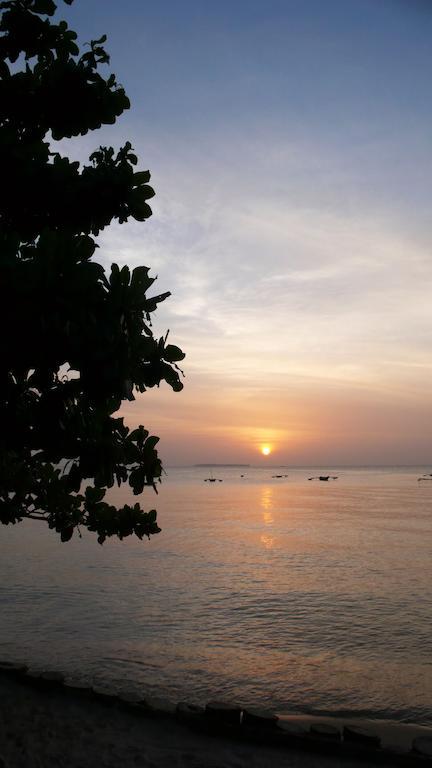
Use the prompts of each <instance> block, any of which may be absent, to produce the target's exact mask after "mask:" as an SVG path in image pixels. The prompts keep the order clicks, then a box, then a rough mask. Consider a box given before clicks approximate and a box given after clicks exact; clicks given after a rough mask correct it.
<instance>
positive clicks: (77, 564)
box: [0, 466, 432, 725]
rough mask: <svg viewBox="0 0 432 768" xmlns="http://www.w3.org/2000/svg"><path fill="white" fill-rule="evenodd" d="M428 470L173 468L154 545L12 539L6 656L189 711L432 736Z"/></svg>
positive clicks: (7, 535)
mask: <svg viewBox="0 0 432 768" xmlns="http://www.w3.org/2000/svg"><path fill="white" fill-rule="evenodd" d="M429 471H430V469H429V468H427V467H407V468H404V467H397V468H396V467H394V468H375V469H372V468H348V467H344V468H341V467H326V468H313V467H310V468H291V467H290V468H273V469H272V468H269V467H266V468H252V467H246V468H236V467H220V468H219V467H216V466H215V467H214V468H213V473H214V477H215V478H220V479H222V480H223V482H221V483H220V482H215V483H206V482H204V479H205V478H206V477H209V476H210V470H209V469H206V468H203V467H195V468H172V469H168V470H167V476H166V477H165V478H164V481H163V484H162V485H161V486H160V490H159V494H158V495H157V496H156V495H155V494H154V493H153V491H152V490H151V489H146V491H145V493H144V494H143V498H142V499H141V501H142V502H143V504H144V506H145V507H146V508H148V509H151V508H153V507H155V508H157V510H158V521H159V525H160V526H161V528H162V533H160V534H159V535H158V536H155V537H153V538H152V539H151V540H150V541H147V540H145V541H143V542H140V541H138V540H137V539H136V540H134V539H132V538H129V539H126V540H125V541H123V542H120V541H118V540H107V541H106V542H105V544H104V545H103V547H101V546H99V545H98V544H97V541H96V537H95V536H94V535H92V534H88V533H86V532H84V533H83V537H82V539H79V538H78V537H77V536H75V537H74V539H73V540H72V541H71V542H69V543H67V544H61V543H60V540H59V537H58V535H56V534H55V533H54V532H52V531H49V530H47V529H46V527H45V526H43V525H42V524H40V523H36V522H25V523H21V524H19V525H16V526H9V527H5V526H0V616H1V624H0V627H1V629H0V658H1V659H3V660H12V661H27V662H28V663H29V664H31V665H32V666H33V667H35V668H42V667H43V668H50V669H58V670H61V671H63V672H66V673H67V674H68V675H70V676H72V677H74V678H80V679H82V680H83V681H91V682H93V683H98V684H102V685H107V686H111V687H113V688H115V689H116V690H118V689H125V688H128V689H130V690H136V691H140V692H142V693H143V695H153V696H154V695H157V696H164V697H166V698H168V699H171V700H172V701H178V700H188V701H191V702H196V703H203V702H206V701H209V700H212V699H213V700H214V699H223V700H227V699H228V700H235V701H236V702H240V703H241V704H244V705H251V704H253V705H255V706H259V707H266V708H271V709H272V710H273V711H275V712H278V713H310V714H320V715H321V714H325V715H343V716H350V717H356V716H359V717H368V718H380V719H387V720H392V721H396V722H405V723H407V722H411V723H418V724H425V725H432V586H431V581H432V580H431V576H432V481H423V482H418V478H419V477H420V476H421V475H422V474H423V473H426V472H429ZM241 474H244V477H241V476H240V475H241ZM275 474H287V475H288V477H282V478H274V477H273V475H275ZM320 474H326V475H327V474H330V475H337V476H338V479H337V480H329V481H328V482H320V481H319V480H314V481H309V480H308V477H311V476H314V475H320ZM113 497H115V498H116V500H118V501H127V500H128V499H129V495H128V492H127V491H126V492H125V491H123V490H119V489H117V490H115V491H113Z"/></svg>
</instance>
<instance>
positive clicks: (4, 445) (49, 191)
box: [0, 0, 184, 543]
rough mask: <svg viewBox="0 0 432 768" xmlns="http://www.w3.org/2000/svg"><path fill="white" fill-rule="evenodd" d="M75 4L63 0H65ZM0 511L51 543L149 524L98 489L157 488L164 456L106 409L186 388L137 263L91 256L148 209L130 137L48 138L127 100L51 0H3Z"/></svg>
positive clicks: (76, 130)
mask: <svg viewBox="0 0 432 768" xmlns="http://www.w3.org/2000/svg"><path fill="white" fill-rule="evenodd" d="M64 2H66V3H67V4H68V5H70V4H71V3H72V2H73V0H64ZM0 9H1V11H2V16H1V21H0V33H1V36H0V167H1V180H2V183H1V188H0V258H1V261H0V290H1V301H0V323H1V333H2V336H3V342H2V345H1V350H0V451H1V455H0V521H1V522H2V523H6V524H8V523H16V522H19V521H21V520H23V519H26V518H30V519H32V520H42V521H46V522H47V523H48V525H49V527H50V528H54V529H55V530H56V531H58V533H59V534H60V536H61V540H62V541H68V540H69V539H70V538H71V537H72V535H73V533H74V531H75V529H77V530H78V532H79V531H80V527H83V528H87V529H88V530H90V531H95V532H97V534H98V541H99V542H100V543H103V541H104V540H105V538H106V537H107V536H112V535H117V536H119V537H120V538H123V537H124V536H128V535H130V534H136V535H137V536H138V537H139V538H142V537H143V536H144V535H146V536H150V535H151V534H155V533H158V532H159V530H160V529H159V527H158V525H157V522H156V511H155V510H150V511H148V512H145V511H144V510H143V509H142V508H141V506H140V504H139V503H136V504H134V505H133V506H132V505H124V506H123V507H121V508H117V507H115V506H113V505H112V504H109V503H107V502H105V501H104V497H105V493H106V490H107V489H108V488H111V487H112V486H113V485H114V483H115V482H117V484H118V485H119V486H120V485H122V484H123V483H129V485H130V486H131V488H132V489H133V493H134V494H136V495H139V494H141V493H142V491H143V489H144V487H145V486H152V487H153V488H154V489H155V490H156V482H157V481H160V478H161V474H162V465H161V461H160V459H159V457H158V454H157V450H156V444H157V442H158V439H159V438H158V437H155V436H150V435H149V433H148V432H147V430H146V429H144V427H143V426H139V427H138V428H137V429H134V430H133V431H130V430H129V429H128V427H127V426H126V425H125V424H124V420H123V418H121V417H119V416H117V415H116V412H117V411H118V410H119V408H120V405H121V402H122V400H125V399H126V400H134V392H136V391H138V392H145V390H146V389H147V388H148V387H154V386H159V384H160V382H161V381H166V382H167V383H168V384H169V385H170V386H171V387H172V389H173V390H174V391H176V392H177V391H179V390H181V389H182V387H183V385H182V383H181V380H180V377H179V373H181V371H180V369H179V368H178V366H177V363H178V362H179V361H181V360H182V359H183V358H184V354H183V352H182V351H181V350H180V349H179V348H178V347H176V346H174V345H172V344H168V343H167V335H168V334H167V335H166V336H165V337H163V338H159V339H157V338H155V337H154V335H153V333H152V327H151V315H152V313H153V312H154V311H155V310H156V308H157V305H158V304H159V303H160V302H161V301H164V299H166V298H167V297H168V296H169V295H170V294H169V293H164V294H162V295H156V296H151V297H148V296H147V292H148V291H149V289H150V287H151V286H152V284H153V282H154V279H153V278H151V277H150V276H149V269H148V268H147V267H144V266H141V267H137V268H136V269H134V270H133V271H132V273H131V272H130V271H129V269H128V267H127V266H124V267H123V268H122V269H119V267H118V266H117V265H116V264H113V265H112V267H111V272H110V274H109V275H108V274H106V272H105V270H104V268H103V266H102V265H101V264H99V263H97V262H96V261H95V260H94V255H95V251H96V249H97V248H98V245H97V244H96V242H95V239H94V237H95V236H97V235H98V234H99V232H100V231H101V230H103V229H104V228H105V227H106V226H108V225H109V224H110V222H112V221H113V220H117V221H118V222H120V223H123V222H126V221H127V220H128V219H129V218H130V217H132V218H134V219H136V220H138V221H145V220H146V219H147V218H148V217H149V216H150V215H151V209H150V207H149V204H148V200H149V199H150V198H151V197H153V195H154V191H153V189H152V187H150V186H149V184H148V182H149V180H150V173H149V172H148V171H137V170H136V165H137V157H136V156H135V154H134V153H133V150H132V147H131V144H130V143H129V142H127V143H126V144H125V146H124V147H122V148H121V149H120V150H119V151H118V152H115V151H114V149H113V148H112V147H109V148H107V147H100V148H99V149H98V150H97V151H95V152H94V153H93V154H92V155H91V156H90V158H89V160H90V163H89V165H85V166H84V167H81V166H80V164H79V163H77V162H71V161H70V160H69V159H68V157H64V156H62V155H61V154H60V153H59V152H56V151H51V150H50V143H49V139H50V135H51V136H52V138H53V139H54V140H59V139H63V138H70V137H73V136H80V135H83V134H86V133H87V132H88V131H92V130H95V129H97V128H100V127H101V125H103V124H112V123H115V122H116V119H117V118H118V117H119V115H121V114H122V112H123V111H124V110H126V109H128V108H129V106H130V104H129V100H128V98H127V96H126V94H125V92H124V90H123V88H122V87H121V86H120V85H118V84H117V82H116V78H115V75H110V76H108V77H106V78H104V77H103V76H102V75H101V74H100V72H99V71H98V70H99V69H100V65H104V64H107V63H109V56H108V55H107V53H106V51H105V49H104V47H103V44H104V43H105V40H106V36H105V35H104V36H103V37H101V38H100V40H93V41H92V42H91V44H90V46H89V49H88V50H87V51H86V52H85V53H84V54H82V55H80V51H79V48H78V46H77V43H76V38H77V35H76V33H75V32H73V31H72V30H70V29H69V28H68V25H67V24H66V22H65V21H60V22H59V23H54V21H53V19H52V16H53V15H54V13H55V11H56V4H55V3H54V2H53V0H7V1H6V2H0Z"/></svg>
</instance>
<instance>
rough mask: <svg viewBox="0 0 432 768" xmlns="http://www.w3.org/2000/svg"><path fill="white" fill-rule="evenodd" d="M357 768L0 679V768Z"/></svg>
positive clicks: (13, 680)
mask: <svg viewBox="0 0 432 768" xmlns="http://www.w3.org/2000/svg"><path fill="white" fill-rule="evenodd" d="M342 765H345V766H351V768H360V766H362V768H364V766H365V763H364V762H362V763H361V762H358V763H357V762H356V761H349V762H346V761H343V762H342V761H340V760H338V759H334V758H327V757H323V756H318V755H309V754H307V753H303V752H297V751H292V750H282V749H277V748H271V747H268V746H257V745H249V744H245V743H239V742H236V741H230V740H228V739H224V738H219V737H218V738H216V737H212V736H207V735H202V734H199V733H195V732H194V731H192V730H190V729H189V728H188V727H187V726H185V725H182V724H180V723H177V722H176V721H174V720H171V719H159V718H157V719H152V718H145V717H142V716H137V715H134V714H133V713H129V712H124V711H121V710H119V709H118V708H116V707H114V706H107V705H106V704H105V703H103V702H100V701H98V700H95V699H93V698H88V699H85V698H80V697H77V696H75V695H70V694H65V693H63V692H62V691H56V690H49V691H39V690H37V689H34V688H32V687H30V686H29V685H28V684H24V683H22V682H20V681H17V680H15V679H13V678H10V677H8V676H3V675H0V768H21V767H22V768H51V767H52V766H55V767H56V768H69V767H70V768H72V766H73V768H87V766H98V768H99V767H100V768H114V766H115V768H120V767H121V768H137V766H138V767H139V766H142V767H143V768H178V767H180V766H181V767H183V766H184V767H185V768H186V767H187V768H246V767H247V768H270V766H271V767H272V768H326V767H327V766H328V768H339V767H340V766H342Z"/></svg>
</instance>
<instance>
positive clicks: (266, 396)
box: [60, 0, 432, 465]
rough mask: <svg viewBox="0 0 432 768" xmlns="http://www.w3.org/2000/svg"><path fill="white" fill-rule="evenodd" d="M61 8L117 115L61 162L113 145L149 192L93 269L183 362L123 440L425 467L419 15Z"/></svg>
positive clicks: (248, 457) (428, 368)
mask: <svg viewBox="0 0 432 768" xmlns="http://www.w3.org/2000/svg"><path fill="white" fill-rule="evenodd" d="M60 6H61V7H60V11H61V14H62V16H63V17H64V18H66V19H67V20H68V21H69V22H70V24H71V26H72V27H73V28H76V29H77V31H78V32H79V34H80V40H81V42H85V41H88V40H90V38H95V37H98V36H100V35H101V34H102V33H107V34H108V42H107V46H106V47H107V50H108V51H109V52H110V54H111V67H110V69H111V71H114V72H115V73H116V75H117V77H118V80H119V82H121V83H122V84H123V85H124V86H125V88H126V91H127V93H128V95H129V96H130V98H131V102H132V109H131V110H130V112H128V113H126V114H125V115H124V116H123V117H122V118H121V119H120V121H119V122H118V123H117V125H116V126H113V127H112V128H108V129H104V130H103V131H100V132H99V135H98V134H97V133H93V134H92V135H90V136H87V137H85V138H84V139H82V140H80V141H74V142H73V143H72V145H71V147H68V151H69V152H70V154H72V155H73V154H75V156H76V157H78V158H80V159H84V158H85V157H86V156H88V154H89V153H90V152H91V151H92V150H93V149H94V148H95V147H96V146H98V145H99V144H100V143H103V144H106V143H108V142H109V143H110V144H113V145H114V146H119V145H121V144H122V143H124V141H126V140H127V139H129V140H130V141H131V142H132V144H133V146H134V147H135V149H136V150H137V153H138V155H139V157H140V167H141V168H150V170H151V172H152V183H153V185H154V187H155V190H156V193H157V196H156V197H155V198H154V200H153V201H152V208H153V212H154V215H153V217H152V218H151V219H150V220H149V221H148V222H146V223H145V224H138V223H135V222H131V223H129V224H127V225H122V226H121V227H120V226H117V227H116V226H113V227H111V228H110V229H109V230H106V231H105V232H104V234H103V236H101V238H100V240H99V243H100V245H101V249H100V251H99V252H98V256H100V257H102V256H103V258H104V262H106V263H107V264H109V263H110V262H111V261H116V262H117V263H119V264H124V263H128V264H129V265H130V266H131V267H133V266H136V265H138V264H145V265H147V266H150V267H151V269H152V273H153V274H154V275H158V281H157V283H156V285H155V292H157V293H160V292H162V291H165V290H171V291H172V294H173V295H172V297H171V298H170V299H169V300H168V301H166V302H165V304H163V305H161V306H160V309H159V311H158V313H157V320H156V326H155V329H156V332H157V333H160V334H162V333H164V332H165V330H166V329H167V328H169V329H170V340H171V341H172V342H173V343H177V344H178V345H179V346H181V347H182V348H183V349H184V350H185V351H186V353H187V357H186V360H185V361H184V366H183V367H184V371H185V373H186V379H185V389H184V390H183V392H182V393H180V394H176V393H173V392H172V391H171V390H170V389H169V388H168V387H167V386H163V387H161V388H160V389H159V390H155V391H151V392H148V393H146V394H145V395H144V396H142V397H140V398H139V399H137V401H136V402H135V403H134V404H128V405H127V406H126V407H125V408H124V413H125V415H126V416H127V419H128V422H129V423H130V424H136V423H140V422H142V423H144V424H145V426H146V427H147V428H148V429H150V430H151V431H152V432H153V433H156V434H159V435H160V436H161V451H160V452H161V455H162V458H163V459H164V460H165V462H166V463H167V464H168V465H169V464H187V463H195V462H236V461H238V462H250V463H263V462H271V463H274V464H276V463H281V464H285V463H286V464H316V463H318V464H322V465H332V464H333V465H334V464H392V463H398V464H405V463H408V464H415V463H428V462H431V461H432V397H431V392H432V258H431V254H432V242H431V212H432V107H431V85H430V83H431V78H432V3H431V2H430V0H326V1H325V2H323V0H260V2H258V1H257V0H221V1H220V2H217V3H211V2H203V0H182V2H180V0H159V2H157V3H155V2H148V0H123V2H122V3H119V2H118V0H104V2H103V3H102V2H100V0H75V3H74V5H73V6H72V7H71V8H68V7H67V6H65V5H63V4H60ZM263 445H268V446H270V447H271V448H272V453H271V454H270V455H269V456H268V457H267V458H265V457H263V456H262V455H261V454H260V452H259V451H260V448H261V447H262V446H263Z"/></svg>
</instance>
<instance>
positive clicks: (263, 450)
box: [261, 445, 271, 456]
mask: <svg viewBox="0 0 432 768" xmlns="http://www.w3.org/2000/svg"><path fill="white" fill-rule="evenodd" d="M261 453H262V454H263V455H264V456H268V455H269V453H271V448H270V446H269V445H263V447H262V448H261Z"/></svg>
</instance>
